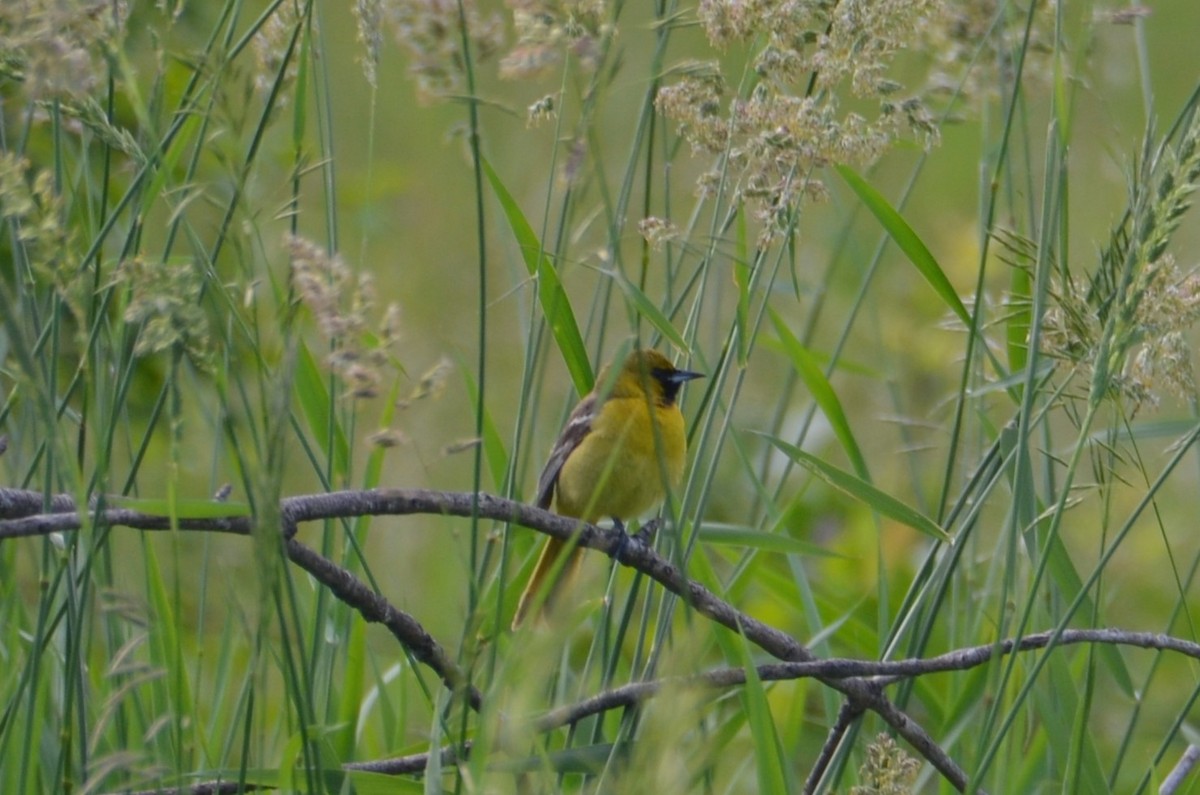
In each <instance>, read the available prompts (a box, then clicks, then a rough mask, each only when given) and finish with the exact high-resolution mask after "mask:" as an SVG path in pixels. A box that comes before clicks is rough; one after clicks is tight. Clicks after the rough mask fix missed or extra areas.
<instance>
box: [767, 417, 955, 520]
mask: <svg viewBox="0 0 1200 795" xmlns="http://www.w3.org/2000/svg"><path fill="white" fill-rule="evenodd" d="M759 435H760V436H762V437H763V438H764V439H766V440H767V441H769V442H770V443H771V444H773V445H774V446H775V447H777V448H779V450H780V451H781V452H782V453H783V454H784V455H786V456H787V457H788V458H791V459H792V460H793V461H795V462H796V463H797V464H799V465H800V466H802V467H804V468H805V469H807V470H808V471H809V472H812V473H813V474H814V475H816V476H817V477H819V478H821V480H824V481H825V482H826V483H828V484H829V485H831V486H833V487H834V488H836V489H839V490H841V491H844V492H846V493H847V494H849V495H850V496H851V497H854V498H855V499H857V500H859V501H860V502H862V503H864V504H865V505H867V507H869V508H871V509H872V510H874V511H877V512H879V513H880V514H881V515H883V516H886V517H888V518H889V519H892V520H893V521H896V522H899V523H900V524H903V525H907V526H908V527H911V528H912V529H914V530H916V531H917V532H920V533H924V534H925V535H927V536H931V537H933V538H936V539H938V540H939V541H949V540H950V536H949V534H947V533H946V531H945V530H943V529H942V528H941V527H939V526H938V524H937V522H935V521H933V520H932V519H930V518H929V517H927V516H925V515H924V514H923V513H921V512H920V511H917V510H916V509H914V508H911V507H909V506H908V505H905V504H904V503H903V502H901V501H900V500H898V499H896V498H895V497H893V496H892V495H890V494H887V493H885V492H882V491H880V490H879V489H877V488H875V487H874V486H872V485H871V484H870V483H867V482H866V481H864V480H862V479H861V478H857V477H855V476H854V475H852V474H851V473H849V472H847V471H845V470H844V469H838V468H837V467H835V466H833V465H832V464H827V463H826V462H824V461H822V460H821V459H819V458H817V457H816V456H814V455H811V454H809V453H806V452H804V451H803V450H801V449H800V448H799V447H796V446H795V445H793V444H788V443H787V442H785V441H782V440H780V439H776V438H774V437H772V436H768V435H766V434H759Z"/></svg>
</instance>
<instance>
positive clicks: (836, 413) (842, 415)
mask: <svg viewBox="0 0 1200 795" xmlns="http://www.w3.org/2000/svg"><path fill="white" fill-rule="evenodd" d="M767 311H768V312H770V313H771V322H772V323H774V324H775V332H776V333H777V334H778V335H779V339H780V341H781V342H782V343H783V348H784V350H785V351H787V354H788V357H789V358H790V359H791V360H792V367H794V368H795V369H796V373H797V374H798V375H799V376H800V378H801V380H803V381H804V385H805V386H806V387H807V388H808V392H809V394H810V395H812V396H813V400H815V401H817V405H818V406H820V407H821V411H822V412H823V413H824V414H825V419H827V420H829V424H830V425H831V426H832V427H833V433H834V435H835V436H837V438H838V441H839V442H841V445H842V449H843V450H845V451H846V456H847V457H848V458H849V459H850V465H851V466H853V467H854V473H855V474H856V475H858V477H859V478H860V479H861V480H864V481H866V482H867V483H870V482H871V473H870V472H868V471H867V462H866V459H864V458H863V454H862V450H861V449H860V448H859V446H858V441H857V440H856V439H855V438H854V431H853V430H851V429H850V421H849V420H848V419H847V418H846V412H845V411H843V410H842V401H841V400H839V399H838V396H837V393H836V392H834V391H833V385H832V384H830V383H829V379H828V378H826V377H825V373H823V372H821V368H820V367H819V366H817V362H816V360H815V359H814V358H813V356H812V354H810V353H809V352H808V349H807V348H805V347H804V345H803V344H802V343H801V342H800V340H799V339H797V338H796V335H795V334H793V333H792V331H791V329H789V328H788V327H787V324H786V323H784V322H783V319H782V318H780V317H779V315H778V314H777V313H776V312H775V310H774V309H770V308H768V309H767Z"/></svg>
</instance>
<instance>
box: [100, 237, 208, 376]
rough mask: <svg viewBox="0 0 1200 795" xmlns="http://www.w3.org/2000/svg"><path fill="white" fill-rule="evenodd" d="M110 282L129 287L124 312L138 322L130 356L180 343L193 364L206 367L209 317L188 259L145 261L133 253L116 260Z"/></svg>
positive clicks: (197, 277) (131, 321)
mask: <svg viewBox="0 0 1200 795" xmlns="http://www.w3.org/2000/svg"><path fill="white" fill-rule="evenodd" d="M112 284H113V285H124V286H125V287H127V288H128V289H129V302H128V303H127V304H126V305H125V313H124V315H123V317H124V320H125V322H126V323H128V324H130V325H132V326H138V327H139V328H138V336H137V342H136V343H134V347H133V353H134V355H135V356H148V355H150V354H153V353H158V352H159V351H164V350H167V349H168V348H172V347H174V346H176V345H179V346H182V347H183V349H184V350H185V351H186V352H187V354H188V355H189V356H190V357H191V359H192V361H193V362H194V363H195V364H196V365H197V366H198V367H201V368H204V369H211V365H212V356H211V353H210V350H209V338H210V335H209V328H208V319H207V318H206V317H205V314H204V309H203V307H201V305H200V295H201V291H202V288H203V281H202V280H201V278H200V274H199V273H198V272H197V270H196V266H195V263H193V262H192V260H191V259H184V258H179V259H174V260H170V261H168V262H147V261H146V260H144V259H142V258H141V257H134V258H133V259H128V260H125V261H124V262H122V263H121V266H120V267H119V268H118V269H117V272H116V275H115V277H114V279H113V282H112Z"/></svg>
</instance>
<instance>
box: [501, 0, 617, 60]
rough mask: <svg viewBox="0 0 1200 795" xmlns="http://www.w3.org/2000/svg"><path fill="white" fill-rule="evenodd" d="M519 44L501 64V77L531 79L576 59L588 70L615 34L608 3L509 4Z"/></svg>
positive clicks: (538, 0) (518, 0)
mask: <svg viewBox="0 0 1200 795" xmlns="http://www.w3.org/2000/svg"><path fill="white" fill-rule="evenodd" d="M506 5H507V6H508V7H509V9H511V10H512V16H513V28H514V29H515V31H516V34H517V43H516V45H515V46H514V47H513V49H512V50H510V51H509V53H508V54H507V55H505V56H504V58H503V59H501V61H500V74H501V76H502V77H507V78H511V79H527V78H531V77H537V76H539V75H542V74H544V73H545V72H546V71H547V70H549V69H552V68H554V67H555V66H556V65H558V63H559V62H560V61H561V60H562V57H563V53H564V52H566V53H569V54H570V55H573V56H575V57H576V58H577V59H578V60H579V63H580V64H581V65H582V66H583V67H584V68H585V69H589V70H590V69H595V68H596V67H597V66H598V65H599V63H600V54H601V50H602V47H601V42H602V41H603V40H604V39H605V38H606V37H608V36H610V35H612V34H613V33H614V28H613V26H612V25H611V24H610V23H609V22H608V9H607V7H606V3H605V2H604V0H506Z"/></svg>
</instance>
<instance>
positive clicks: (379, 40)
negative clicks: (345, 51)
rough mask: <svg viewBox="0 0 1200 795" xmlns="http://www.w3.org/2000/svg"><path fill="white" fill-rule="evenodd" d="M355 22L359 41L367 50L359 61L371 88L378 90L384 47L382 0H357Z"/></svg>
mask: <svg viewBox="0 0 1200 795" xmlns="http://www.w3.org/2000/svg"><path fill="white" fill-rule="evenodd" d="M354 20H355V22H357V23H358V41H359V43H360V44H362V45H363V48H364V49H365V50H366V52H365V53H364V54H363V56H362V57H361V58H360V59H359V60H360V61H361V63H362V67H363V76H364V77H366V78H367V82H368V83H370V84H371V88H376V87H378V82H377V80H376V69H377V68H378V67H379V51H380V49H381V48H382V47H383V2H382V0H355V3H354Z"/></svg>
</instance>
